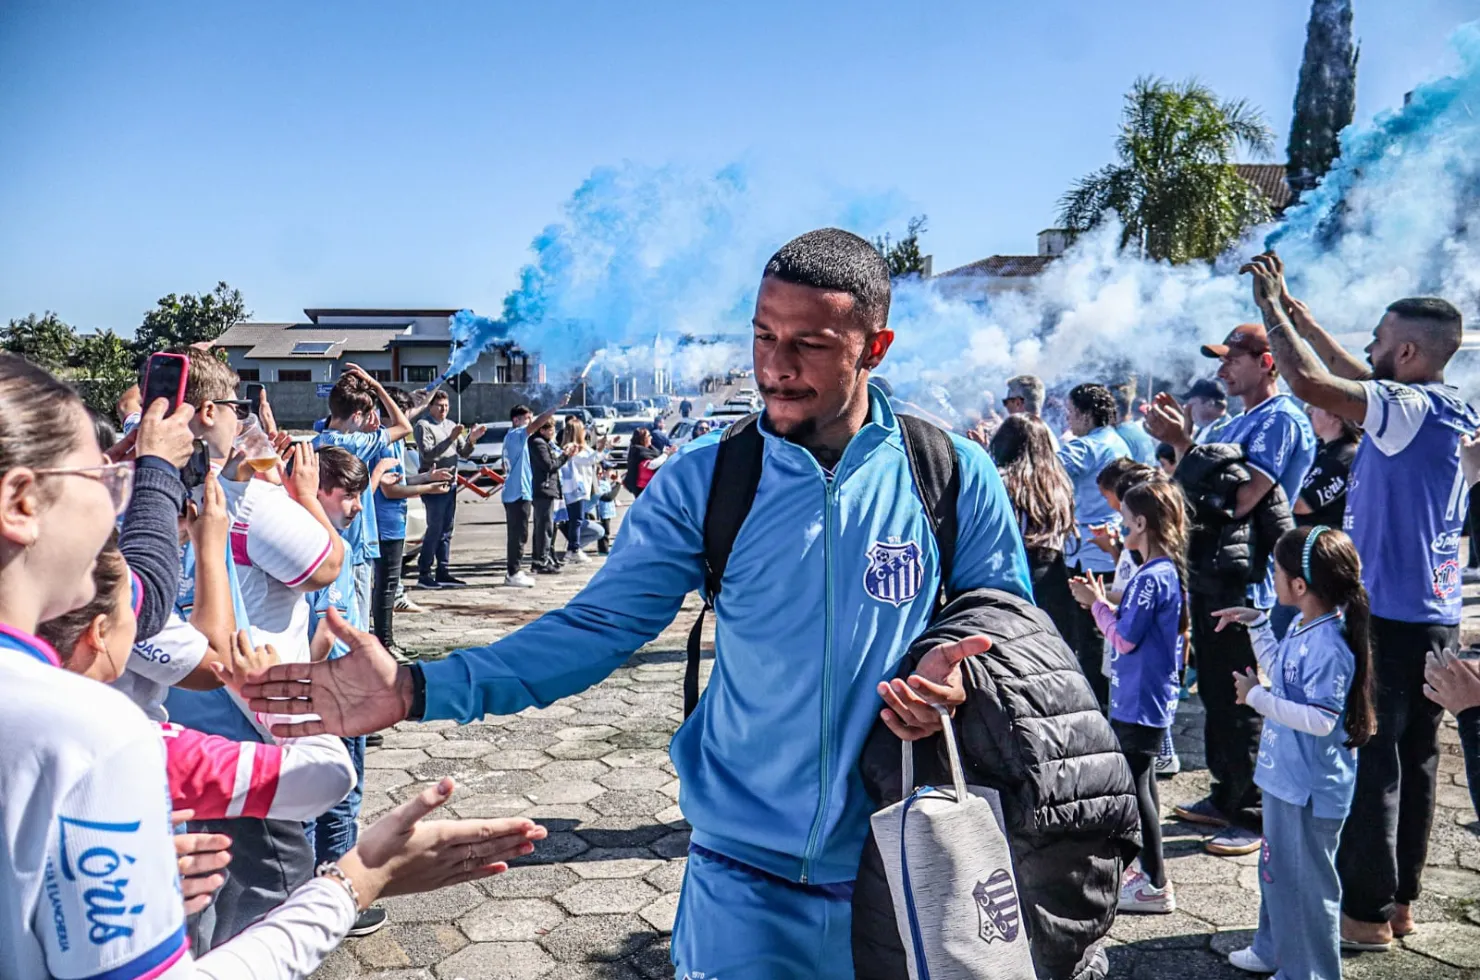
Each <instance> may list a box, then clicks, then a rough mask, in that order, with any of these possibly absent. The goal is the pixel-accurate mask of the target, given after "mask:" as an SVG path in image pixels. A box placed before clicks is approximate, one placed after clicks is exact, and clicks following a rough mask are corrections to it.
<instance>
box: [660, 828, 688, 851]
mask: <svg viewBox="0 0 1480 980" xmlns="http://www.w3.org/2000/svg"><path fill="white" fill-rule="evenodd" d="M653 851H654V852H655V853H656V854H657V855H658V857H665V858H676V857H688V854H689V832H688V831H687V830H675V831H674V832H673V833H671V834H665V835H664V836H662V837H659V838H658V839H657V840H655V841H653Z"/></svg>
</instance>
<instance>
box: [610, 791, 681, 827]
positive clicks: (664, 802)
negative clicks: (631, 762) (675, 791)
mask: <svg viewBox="0 0 1480 980" xmlns="http://www.w3.org/2000/svg"><path fill="white" fill-rule="evenodd" d="M672 805H673V804H672V801H670V800H669V799H668V797H666V796H664V795H663V794H662V793H655V792H653V791H652V790H641V789H610V790H605V791H604V792H602V793H601V794H600V795H599V796H595V797H593V798H592V799H591V800H590V806H591V809H593V810H595V811H596V812H597V813H599V814H601V815H602V816H605V817H637V816H647V815H652V814H656V813H657V812H658V811H660V810H663V809H665V808H667V807H669V806H672ZM658 822H659V823H662V822H663V821H661V820H659V821H658Z"/></svg>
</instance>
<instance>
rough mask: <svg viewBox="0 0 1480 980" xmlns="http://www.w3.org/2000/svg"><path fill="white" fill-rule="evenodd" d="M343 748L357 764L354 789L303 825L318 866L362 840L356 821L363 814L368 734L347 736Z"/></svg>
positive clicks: (341, 854)
mask: <svg viewBox="0 0 1480 980" xmlns="http://www.w3.org/2000/svg"><path fill="white" fill-rule="evenodd" d="M344 747H345V748H346V749H348V750H349V758H350V761H351V762H353V763H354V764H355V788H354V789H352V790H350V791H349V795H348V796H346V797H345V798H344V800H343V801H341V802H339V803H336V804H334V805H333V806H332V807H330V808H329V809H328V810H327V811H325V812H324V814H323V815H322V816H320V817H319V819H317V820H311V821H309V822H308V823H306V824H304V825H303V829H304V831H305V833H307V835H308V842H309V844H310V845H312V847H313V852H314V863H315V864H316V865H317V864H322V863H323V862H325V861H338V860H339V859H340V858H342V857H344V855H345V854H347V853H349V849H350V848H351V847H354V846H355V841H357V840H359V839H360V827H359V825H358V824H357V823H356V822H355V821H356V820H357V819H358V818H359V816H360V800H361V799H363V798H364V795H365V736H363V735H357V736H355V737H354V738H347V739H344Z"/></svg>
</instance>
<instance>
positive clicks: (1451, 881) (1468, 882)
mask: <svg viewBox="0 0 1480 980" xmlns="http://www.w3.org/2000/svg"><path fill="white" fill-rule="evenodd" d="M1423 890H1424V893H1425V894H1428V893H1430V892H1432V893H1433V894H1435V895H1443V896H1445V897H1446V898H1468V899H1480V874H1476V873H1475V872H1473V871H1463V870H1461V869H1459V868H1452V867H1438V868H1436V867H1427V868H1424V869H1423Z"/></svg>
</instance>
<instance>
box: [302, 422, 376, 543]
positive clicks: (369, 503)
mask: <svg viewBox="0 0 1480 980" xmlns="http://www.w3.org/2000/svg"><path fill="white" fill-rule="evenodd" d="M324 446H338V447H339V448H341V449H345V450H348V451H349V452H352V453H354V454H355V455H356V456H358V457H359V458H360V462H362V463H364V464H365V469H367V470H369V471H370V472H371V473H372V474H373V473H374V471H375V467H376V466H377V465H378V464H379V463H380V461H381V460H382V459H383V458H385V455H386V454H387V453H388V452H389V451H390V443H389V442H388V441H387V440H386V437H385V430H384V429H377V430H375V431H374V432H340V431H339V430H338V429H325V430H324V431H322V432H320V433H319V434H318V435H317V436H315V437H314V440H313V447H314V448H315V449H320V448H322V447H324ZM360 505H361V506H360V514H359V516H358V517H356V518H355V519H354V520H353V521H352V522H350V525H349V527H348V528H346V529H345V531H344V543H345V547H346V549H347V550H346V551H345V554H346V555H348V556H351V557H349V558H347V559H346V563H347V564H348V563H353V564H355V565H367V564H369V563H370V562H372V561H374V560H375V559H377V558H379V557H380V524H379V522H378V521H377V520H376V519H375V488H374V487H372V486H368V485H367V486H366V487H365V492H364V493H362V494H360Z"/></svg>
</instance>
